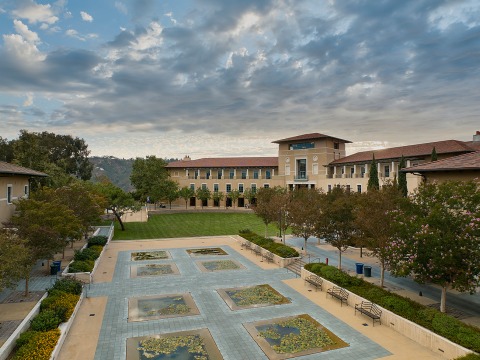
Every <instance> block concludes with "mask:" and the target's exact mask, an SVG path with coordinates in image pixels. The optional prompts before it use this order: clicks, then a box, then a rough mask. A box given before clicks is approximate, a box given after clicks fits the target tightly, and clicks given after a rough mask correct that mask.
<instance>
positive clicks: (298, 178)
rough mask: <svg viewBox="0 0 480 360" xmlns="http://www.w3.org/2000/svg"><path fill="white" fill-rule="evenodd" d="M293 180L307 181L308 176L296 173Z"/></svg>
mask: <svg viewBox="0 0 480 360" xmlns="http://www.w3.org/2000/svg"><path fill="white" fill-rule="evenodd" d="M294 180H295V181H308V176H307V175H306V174H297V175H295V178H294Z"/></svg>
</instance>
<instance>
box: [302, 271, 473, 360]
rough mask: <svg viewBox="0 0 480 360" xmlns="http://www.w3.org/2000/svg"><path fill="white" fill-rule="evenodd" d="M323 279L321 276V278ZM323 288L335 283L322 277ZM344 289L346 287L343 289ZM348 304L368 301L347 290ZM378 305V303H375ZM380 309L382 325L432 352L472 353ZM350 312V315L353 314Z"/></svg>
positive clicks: (452, 356) (453, 356) (452, 355)
mask: <svg viewBox="0 0 480 360" xmlns="http://www.w3.org/2000/svg"><path fill="white" fill-rule="evenodd" d="M308 275H315V274H313V273H312V272H310V271H308V270H305V268H302V274H301V277H302V279H305V277H306V276H308ZM322 279H323V278H322ZM323 285H324V289H328V288H331V287H332V286H336V284H334V283H332V282H331V281H328V280H326V279H323ZM345 290H346V289H345ZM346 291H347V292H348V293H349V296H348V304H349V305H351V306H354V305H355V304H358V303H360V302H361V301H368V300H367V299H364V298H363V297H361V296H358V295H357V294H354V293H352V292H350V291H348V290H346ZM377 306H378V305H377ZM378 307H379V308H380V309H381V310H382V318H381V320H382V325H381V326H387V327H389V328H392V329H394V330H395V331H396V332H398V333H400V334H402V335H404V336H406V337H408V338H409V339H411V340H413V341H415V342H416V343H418V344H420V345H422V346H424V347H426V348H428V349H430V350H432V351H433V352H434V353H436V354H438V356H439V357H442V358H445V359H456V358H458V357H461V356H464V355H467V354H470V353H472V352H473V351H472V350H469V349H467V348H464V347H463V346H460V345H458V344H455V343H454V342H453V341H450V340H448V339H446V338H444V337H442V336H440V335H438V334H435V333H434V332H433V331H430V330H428V329H426V328H424V327H422V326H420V325H418V324H416V323H414V322H412V321H410V320H407V319H405V318H403V317H401V316H399V315H397V314H395V313H393V312H391V311H390V310H387V309H384V308H382V307H381V306H378ZM353 314H354V313H353V312H352V316H353Z"/></svg>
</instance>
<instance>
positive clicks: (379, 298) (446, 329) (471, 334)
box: [305, 263, 480, 352]
mask: <svg viewBox="0 0 480 360" xmlns="http://www.w3.org/2000/svg"><path fill="white" fill-rule="evenodd" d="M305 270H308V271H310V272H312V273H314V274H316V275H318V276H320V277H322V278H324V279H326V280H329V281H331V282H333V283H335V284H336V285H338V286H341V287H343V288H345V289H347V290H349V291H351V292H352V293H354V294H356V295H358V296H360V297H362V298H364V299H366V300H369V301H371V302H374V303H376V304H377V305H379V306H381V307H383V308H385V309H387V310H390V311H391V312H393V313H395V314H397V315H399V316H401V317H402V318H405V319H408V320H410V321H412V322H414V323H416V324H418V325H420V326H422V327H424V328H427V329H429V330H431V331H433V332H434V333H436V334H438V335H440V336H443V337H445V338H447V339H449V340H451V341H453V342H455V343H457V344H459V345H461V346H463V347H465V348H468V349H471V350H473V351H476V352H480V329H479V328H477V327H474V326H470V325H467V324H465V323H463V322H461V321H460V320H457V319H455V318H453V317H451V316H449V315H447V314H444V313H441V312H440V311H438V310H436V309H432V308H429V307H426V306H424V305H421V304H419V303H417V302H415V301H413V300H410V299H407V298H405V297H402V296H400V295H397V294H393V293H391V292H389V291H387V290H384V289H382V288H380V287H378V286H376V285H373V284H371V283H369V282H367V281H364V280H362V279H360V278H356V277H353V276H350V275H348V274H346V273H344V272H342V271H340V270H338V269H337V268H335V267H333V266H329V265H326V264H323V263H311V264H307V265H305Z"/></svg>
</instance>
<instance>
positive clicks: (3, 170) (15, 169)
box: [0, 161, 48, 176]
mask: <svg viewBox="0 0 480 360" xmlns="http://www.w3.org/2000/svg"><path fill="white" fill-rule="evenodd" d="M0 174H8V175H27V176H48V175H47V174H45V173H42V172H40V171H36V170H32V169H28V168H26V167H23V166H18V165H15V164H10V163H7V162H4V161H0Z"/></svg>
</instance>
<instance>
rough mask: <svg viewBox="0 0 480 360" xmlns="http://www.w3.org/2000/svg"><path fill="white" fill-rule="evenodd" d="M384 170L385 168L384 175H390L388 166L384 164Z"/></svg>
mask: <svg viewBox="0 0 480 360" xmlns="http://www.w3.org/2000/svg"><path fill="white" fill-rule="evenodd" d="M384 170H385V177H390V166H388V165H385V167H384Z"/></svg>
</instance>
